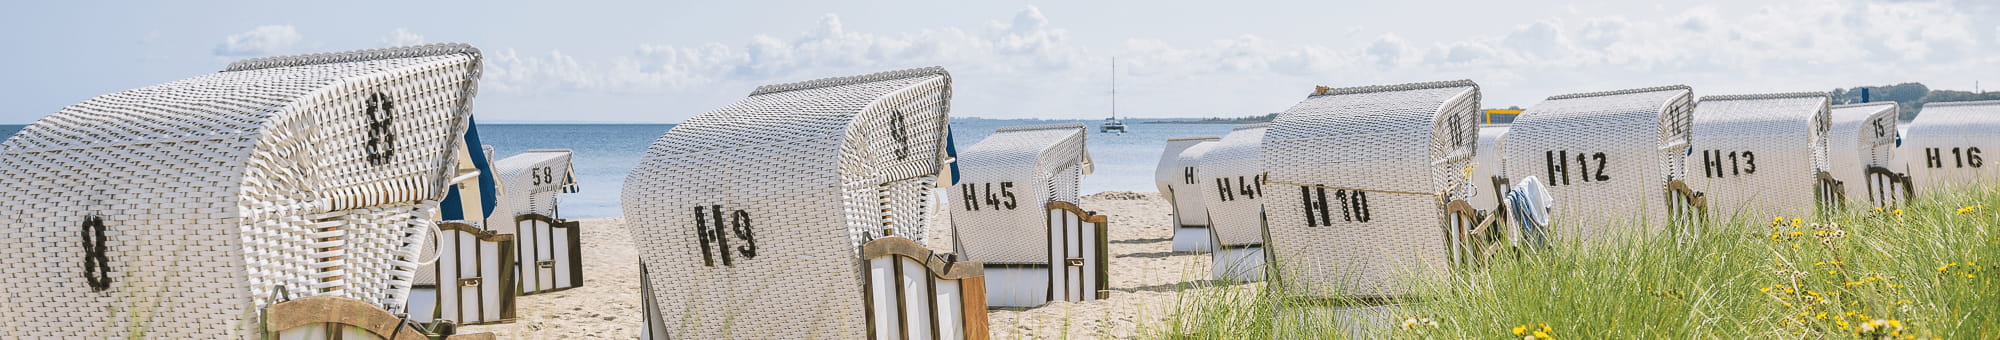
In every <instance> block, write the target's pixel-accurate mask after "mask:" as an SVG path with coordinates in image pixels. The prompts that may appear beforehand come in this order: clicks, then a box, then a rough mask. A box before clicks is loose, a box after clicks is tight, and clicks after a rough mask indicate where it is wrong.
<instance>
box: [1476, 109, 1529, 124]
mask: <svg viewBox="0 0 2000 340" xmlns="http://www.w3.org/2000/svg"><path fill="white" fill-rule="evenodd" d="M1520 115H1521V109H1488V110H1486V114H1485V115H1484V116H1482V118H1481V119H1482V122H1483V123H1486V124H1507V123H1513V122H1514V117H1515V116H1520Z"/></svg>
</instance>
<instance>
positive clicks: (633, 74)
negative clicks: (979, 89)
mask: <svg viewBox="0 0 2000 340" xmlns="http://www.w3.org/2000/svg"><path fill="white" fill-rule="evenodd" d="M983 28H984V31H982V32H976V33H975V32H967V31H965V30H962V29H959V28H955V27H948V28H939V29H925V30H919V31H916V32H907V33H899V34H880V33H865V32H852V31H848V30H847V29H846V28H845V27H844V25H843V24H842V23H841V20H840V16H839V15H836V14H827V15H825V16H822V17H821V18H820V19H819V23H818V25H816V26H815V27H814V28H813V29H811V30H808V31H805V32H799V33H798V34H796V35H794V36H792V37H789V38H787V37H780V36H775V35H769V34H760V35H756V36H753V37H751V38H750V40H749V41H748V42H745V43H743V44H742V45H740V46H730V45H726V44H722V43H705V44H700V45H691V46H677V45H661V44H641V45H639V46H638V47H636V48H635V49H634V50H633V51H632V53H631V54H628V55H621V56H614V57H610V58H604V59H599V60H595V61H583V60H579V59H577V58H575V57H571V56H568V55H564V54H562V53H561V52H560V51H550V53H549V54H547V55H539V56H522V55H520V54H517V53H515V52H514V51H506V52H503V53H500V54H497V55H495V56H493V57H492V59H494V60H493V61H492V62H489V63H488V67H489V70H491V71H489V72H488V74H498V75H501V76H489V77H488V78H487V81H489V82H495V83H496V84H495V85H492V86H491V88H494V89H495V90H500V91H509V90H520V91H543V90H580V91H608V92H659V91H673V90H681V89H688V88H692V87H711V86H715V85H717V83H718V82H757V83H762V82H771V81H782V80H795V79H800V78H805V77H811V76H827V75H840V74H851V73H858V72H869V71H878V70H884V69H892V68H906V67H919V66H928V65H952V66H954V67H953V71H961V70H984V71H996V72H999V71H1004V72H1024V73H1030V74H1045V73H1049V72H1060V71H1064V70H1069V69H1072V68H1076V67H1078V66H1082V65H1083V61H1084V55H1085V53H1084V51H1083V49H1082V48H1081V47H1080V46H1078V45H1076V44H1075V43H1073V42H1071V41H1070V40H1069V38H1068V33H1067V32H1066V31H1064V30H1062V29H1058V28H1053V27H1051V26H1050V25H1049V22H1048V18H1047V17H1045V16H1043V15H1042V13H1041V10H1040V9H1037V8H1035V7H1028V8H1026V9H1024V10H1021V11H1020V12H1018V13H1017V14H1015V15H1014V17H1013V18H1012V19H1011V20H1009V21H1004V22H1003V21H993V22H989V23H987V24H986V26H985V27H983ZM802 74H804V75H805V77H802V76H801V75H802Z"/></svg>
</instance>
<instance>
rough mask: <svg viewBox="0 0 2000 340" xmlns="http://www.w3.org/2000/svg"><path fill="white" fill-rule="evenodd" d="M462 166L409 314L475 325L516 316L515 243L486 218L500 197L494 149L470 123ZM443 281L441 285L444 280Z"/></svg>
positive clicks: (412, 317)
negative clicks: (493, 226)
mask: <svg viewBox="0 0 2000 340" xmlns="http://www.w3.org/2000/svg"><path fill="white" fill-rule="evenodd" d="M455 149H456V150H457V152H456V153H457V154H458V155H457V158H458V162H457V164H458V166H457V169H458V170H457V171H455V172H454V173H453V176H452V180H451V185H450V186H448V187H446V191H445V196H444V200H443V201H441V202H439V204H438V217H437V219H439V220H440V221H439V222H438V239H437V241H436V244H435V247H433V248H431V249H432V250H433V252H434V253H435V254H432V255H430V256H427V257H428V258H434V259H436V260H433V261H434V262H430V263H429V264H427V265H423V266H422V267H420V268H419V269H418V270H417V278H416V282H415V283H414V285H413V286H412V287H411V291H410V303H409V308H408V311H409V316H410V320H413V321H417V322H425V323H431V322H438V321H440V320H448V321H450V322H451V323H454V324H458V325H477V324H489V323H500V322H511V321H513V320H514V315H515V304H514V300H515V299H514V298H515V296H516V295H517V294H518V293H517V291H516V289H515V288H514V286H513V285H512V284H511V283H512V282H514V281H513V278H514V265H515V258H514V256H513V254H514V242H515V235H514V233H513V232H511V231H497V230H490V229H488V228H487V227H485V226H487V225H488V224H487V220H488V218H489V217H490V216H492V213H493V212H494V209H495V205H496V202H497V201H498V199H500V198H501V196H498V194H499V193H500V188H499V186H498V184H497V182H496V180H495V179H494V172H493V163H492V162H491V161H490V160H492V159H493V149H492V147H490V146H484V145H481V144H480V142H479V127H478V125H477V124H476V123H474V124H469V125H468V126H467V127H466V129H465V137H463V138H461V139H460V143H459V144H458V146H457V148H455ZM441 283H442V284H441Z"/></svg>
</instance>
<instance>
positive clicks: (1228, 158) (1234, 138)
mask: <svg viewBox="0 0 2000 340" xmlns="http://www.w3.org/2000/svg"><path fill="white" fill-rule="evenodd" d="M1266 130H1268V127H1267V126H1266V125H1265V124H1250V125H1243V126H1238V127H1236V128H1234V129H1231V130H1230V131H1229V134H1228V135H1224V136H1222V141H1219V142H1216V143H1215V147H1214V148H1211V149H1209V150H1208V152H1207V153H1204V154H1202V156H1201V166H1199V167H1198V169H1199V170H1196V171H1195V173H1196V176H1195V182H1198V183H1200V184H1199V185H1197V186H1198V187H1200V188H1201V196H1202V199H1203V200H1206V201H1207V203H1205V205H1207V206H1208V223H1209V225H1208V228H1209V231H1210V233H1212V234H1214V235H1215V240H1216V241H1215V242H1216V245H1217V246H1220V247H1225V248H1238V247H1248V246H1263V245H1264V216H1263V215H1264V194H1265V193H1267V192H1268V191H1265V189H1278V188H1266V185H1264V181H1263V177H1264V163H1263V162H1264V131H1266ZM1217 264H1218V265H1222V263H1220V262H1218V263H1217Z"/></svg>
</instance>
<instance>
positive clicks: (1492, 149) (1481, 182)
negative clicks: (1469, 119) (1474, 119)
mask: <svg viewBox="0 0 2000 340" xmlns="http://www.w3.org/2000/svg"><path fill="white" fill-rule="evenodd" d="M1508 128H1509V127H1508V125H1507V124H1481V125H1479V145H1478V147H1477V148H1476V150H1475V151H1474V152H1473V153H1472V185H1473V187H1474V189H1475V190H1473V195H1472V198H1471V199H1467V200H1466V202H1468V203H1472V206H1473V207H1477V208H1479V209H1492V210H1491V211H1500V210H1501V209H1499V207H1500V202H1501V200H1500V195H1503V194H1506V193H1507V183H1508V181H1507V170H1506V169H1507V162H1506V155H1505V154H1502V152H1504V150H1505V149H1506V145H1505V144H1506V140H1507V129H1508Z"/></svg>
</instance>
